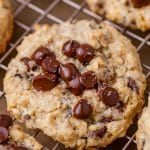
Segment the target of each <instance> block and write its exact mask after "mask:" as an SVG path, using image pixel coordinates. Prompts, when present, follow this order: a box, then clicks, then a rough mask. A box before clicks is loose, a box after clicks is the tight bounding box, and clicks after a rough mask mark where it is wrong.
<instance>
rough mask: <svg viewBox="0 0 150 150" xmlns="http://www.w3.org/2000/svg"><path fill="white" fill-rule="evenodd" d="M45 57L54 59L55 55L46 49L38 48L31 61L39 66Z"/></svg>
mask: <svg viewBox="0 0 150 150" xmlns="http://www.w3.org/2000/svg"><path fill="white" fill-rule="evenodd" d="M47 56H50V57H54V58H55V54H54V53H53V52H51V51H50V50H49V49H48V48H46V47H40V48H38V49H37V50H36V51H35V52H34V53H33V55H32V59H33V60H34V61H35V62H36V63H37V64H38V65H41V63H42V61H43V59H44V58H46V57H47Z"/></svg>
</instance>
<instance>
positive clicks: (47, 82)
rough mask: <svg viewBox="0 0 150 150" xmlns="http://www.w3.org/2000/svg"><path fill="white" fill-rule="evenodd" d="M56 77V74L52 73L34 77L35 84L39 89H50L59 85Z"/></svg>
mask: <svg viewBox="0 0 150 150" xmlns="http://www.w3.org/2000/svg"><path fill="white" fill-rule="evenodd" d="M56 78H57V76H56V75H55V74H50V73H49V75H46V74H44V75H39V76H37V77H35V78H34V80H33V86H34V88H35V89H37V90H38V91H49V90H51V89H53V88H54V87H55V86H56V85H57V82H56Z"/></svg>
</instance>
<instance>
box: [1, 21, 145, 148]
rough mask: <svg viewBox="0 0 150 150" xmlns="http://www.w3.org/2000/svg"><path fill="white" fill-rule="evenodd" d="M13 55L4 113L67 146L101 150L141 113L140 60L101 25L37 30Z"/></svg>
mask: <svg viewBox="0 0 150 150" xmlns="http://www.w3.org/2000/svg"><path fill="white" fill-rule="evenodd" d="M17 50H18V55H17V56H16V57H15V58H14V59H13V60H12V61H11V62H10V64H9V67H8V71H7V73H6V76H5V79H4V90H5V93H6V98H7V109H8V111H10V113H11V114H12V115H13V116H15V118H16V119H18V120H19V121H21V122H23V123H25V124H26V126H27V127H28V128H32V129H34V128H38V129H40V130H41V131H43V132H44V133H45V134H46V135H48V136H50V137H52V138H53V139H54V140H57V141H59V142H61V143H63V144H64V145H65V146H66V147H77V149H79V150H82V149H90V148H95V147H104V146H106V145H108V144H110V143H111V142H112V141H113V140H115V139H116V138H119V137H122V136H124V135H125V133H126V130H127V128H128V127H129V125H130V124H131V123H132V120H133V118H134V116H135V114H137V113H138V112H139V111H140V110H141V107H142V105H143V103H144V102H143V93H144V90H145V76H144V75H143V74H142V68H141V65H140V60H139V56H138V54H137V52H136V49H135V47H134V46H133V45H132V44H131V42H130V41H129V40H128V39H127V38H126V37H124V36H123V35H121V34H120V33H119V32H118V31H116V29H114V28H113V27H111V26H110V25H109V24H108V23H106V22H103V23H101V24H97V23H95V22H94V21H86V20H81V21H78V22H76V23H73V24H71V23H64V24H62V25H59V24H54V25H52V26H49V25H43V26H41V28H38V30H37V31H35V32H34V33H33V34H30V35H29V36H27V37H25V38H24V41H23V42H22V44H21V45H20V46H19V47H18V48H17ZM14 89H15V90H14ZM26 116H27V117H26Z"/></svg>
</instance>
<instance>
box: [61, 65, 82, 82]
mask: <svg viewBox="0 0 150 150" xmlns="http://www.w3.org/2000/svg"><path fill="white" fill-rule="evenodd" d="M59 74H60V76H61V78H62V79H63V80H64V81H70V80H72V79H74V78H75V77H76V76H78V75H80V73H79V71H78V70H77V68H76V66H75V65H74V64H72V63H67V64H65V65H63V64H61V65H60V67H59Z"/></svg>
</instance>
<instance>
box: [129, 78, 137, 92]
mask: <svg viewBox="0 0 150 150" xmlns="http://www.w3.org/2000/svg"><path fill="white" fill-rule="evenodd" d="M128 87H129V88H130V89H132V90H133V91H136V93H139V87H138V86H137V83H136V81H135V80H133V79H132V78H130V77H129V78H128Z"/></svg>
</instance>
